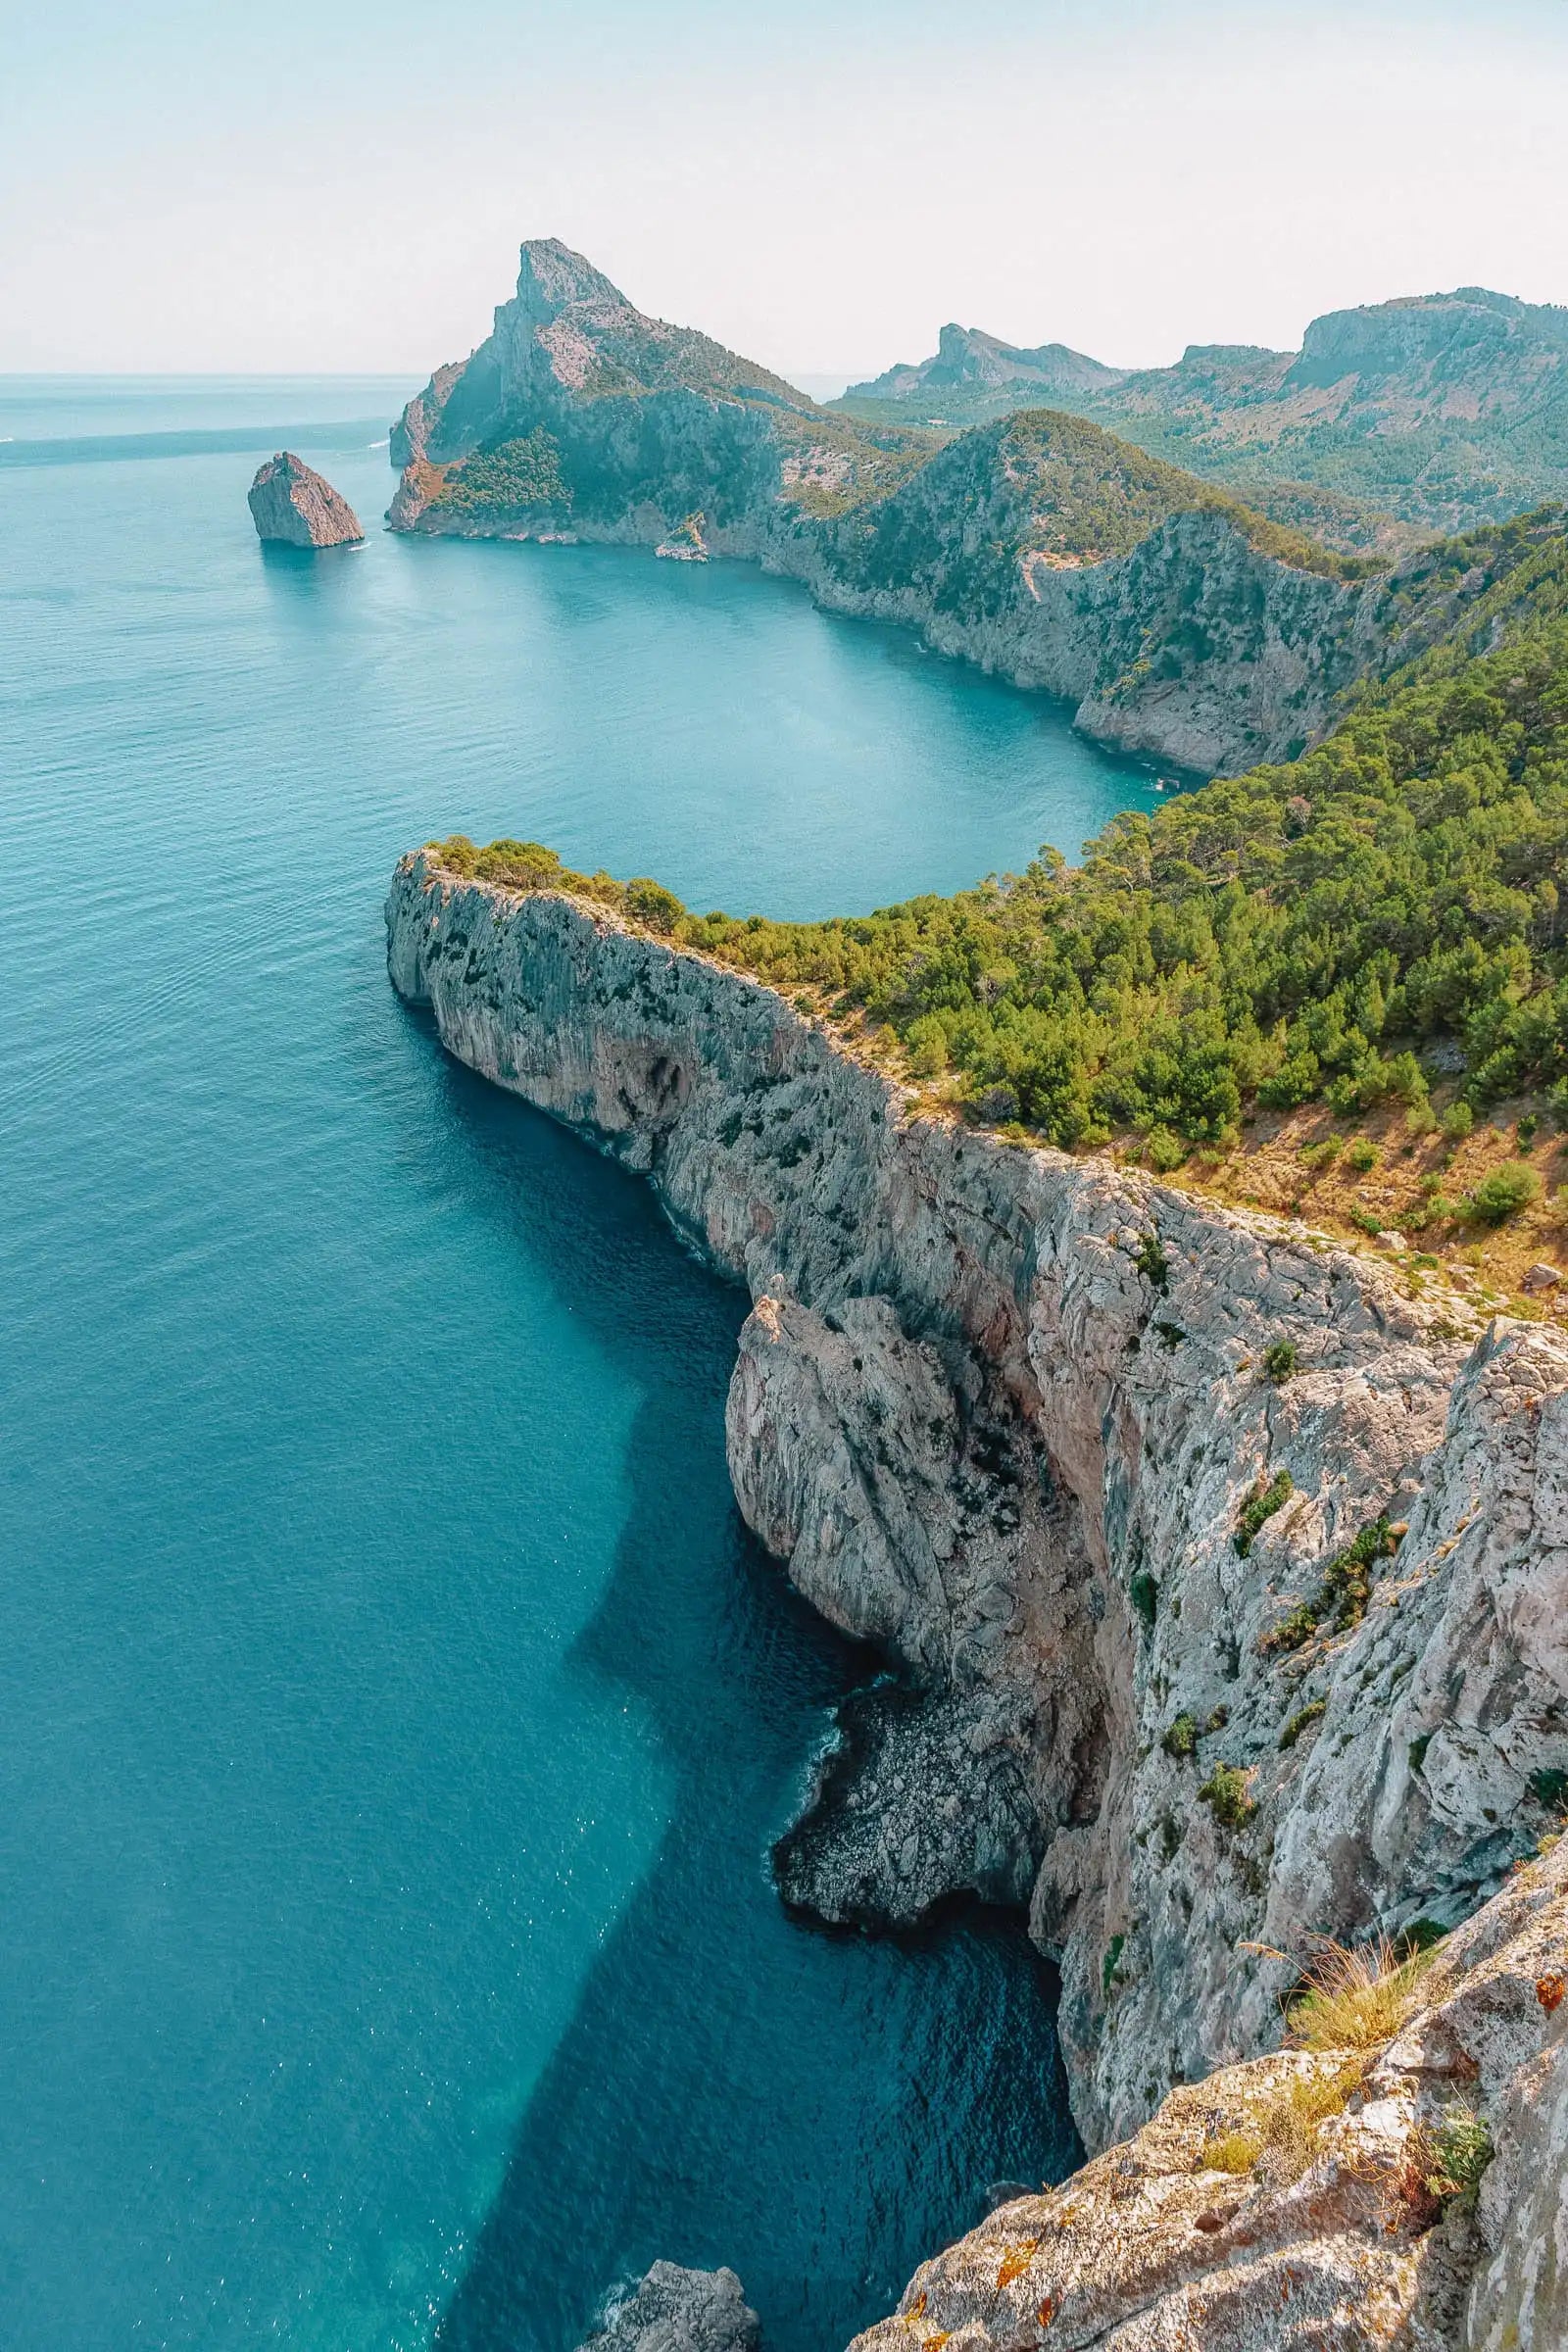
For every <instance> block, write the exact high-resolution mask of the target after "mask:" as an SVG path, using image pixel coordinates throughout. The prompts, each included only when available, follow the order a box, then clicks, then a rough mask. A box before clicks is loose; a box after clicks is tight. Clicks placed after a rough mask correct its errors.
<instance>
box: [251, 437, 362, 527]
mask: <svg viewBox="0 0 1568 2352" xmlns="http://www.w3.org/2000/svg"><path fill="white" fill-rule="evenodd" d="M247 500H248V504H249V506H250V511H251V517H252V520H253V521H254V522H255V524H256V535H257V537H258V538H259V539H270V540H275V541H279V542H281V543H282V544H283V545H284V546H287V547H347V546H350V545H352V544H353V543H354V542H355V541H357V540H360V539H363V538H364V537H365V533H364V532H363V531H362V530H361V528H360V519H359V516H358V515H356V514H355V512H354V509H353V508H352V507H351V506H350V505H349V503H348V501H347V499H345V498H340V497H339V496H338V493H337V492H336V491H335V490H334V489H333V487H332V485H331V483H330V482H329V481H326V480H325V479H323V477H322V476H321V475H320V474H319V473H317V472H315V471H314V470H313V468H312V467H311V466H307V465H306V463H305V461H304V459H303V458H297V457H295V455H294V453H293V451H292V450H288V449H280V450H279V451H278V453H277V455H276V457H275V458H269V459H268V461H267V464H266V465H265V466H262V467H261V468H260V470H259V471H258V473H257V476H256V479H255V481H254V482H252V484H251V486H250V490H249V492H248V493H247Z"/></svg>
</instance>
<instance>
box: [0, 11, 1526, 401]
mask: <svg viewBox="0 0 1568 2352" xmlns="http://www.w3.org/2000/svg"><path fill="white" fill-rule="evenodd" d="M0 60H3V66H0V369H29V368H72V369H110V370H119V369H127V370H129V369H161V368H171V369H209V368H211V369H288V370H293V369H304V368H321V369H360V368H364V369H375V368H388V369H394V368H396V369H402V368H408V369H411V370H415V371H417V372H419V373H423V372H425V371H426V370H427V369H428V368H430V367H431V366H432V365H433V364H435V363H436V362H437V361H440V360H443V359H448V358H454V357H461V356H462V355H463V354H464V353H466V351H467V350H469V349H470V348H471V346H472V345H473V344H474V343H475V342H477V341H478V340H479V338H480V337H481V336H482V335H483V334H484V333H485V332H486V331H487V328H488V324H489V318H490V312H491V309H492V307H493V306H494V304H495V303H496V302H498V301H500V300H501V299H503V298H504V296H505V295H506V294H507V293H508V292H509V291H510V289H511V285H512V281H513V279H514V277H515V269H516V263H515V248H516V245H517V242H518V240H519V239H520V238H522V237H524V236H530V235H557V236H561V237H564V239H565V240H566V241H567V243H568V244H572V245H575V246H577V247H578V248H580V249H581V250H582V251H584V252H586V253H587V254H588V255H589V256H590V257H591V258H592V259H593V260H594V261H595V262H597V263H598V264H599V266H600V267H601V268H602V269H605V270H608V271H609V272H610V274H611V275H612V276H613V278H614V279H615V280H616V281H617V283H618V284H620V285H621V286H622V287H623V288H624V289H625V291H626V292H627V293H628V294H629V295H630V296H631V297H632V299H633V300H634V301H635V302H637V303H639V304H640V305H641V307H642V308H643V309H645V310H649V311H654V312H657V313H658V314H660V315H661V316H662V317H664V318H669V319H680V320H682V321H684V322H687V323H691V324H697V325H701V326H703V327H705V328H707V329H708V331H709V332H710V333H712V334H715V335H717V336H719V337H720V338H721V339H722V340H723V341H725V342H727V343H730V344H732V345H734V346H736V347H737V348H738V349H740V350H742V351H745V352H747V353H749V354H751V355H752V356H754V357H756V358H758V359H760V360H762V361H764V362H766V363H768V364H769V365H771V366H774V367H776V368H782V369H783V370H784V371H785V372H786V373H788V372H791V371H795V372H809V371H817V372H824V373H825V372H828V371H832V370H835V369H837V370H840V371H843V372H845V373H850V372H861V371H863V370H866V369H869V368H881V367H884V366H886V365H888V364H889V363H890V362H891V361H893V360H895V359H916V358H919V357H921V356H923V355H924V354H925V353H926V352H928V351H929V350H930V349H931V348H932V347H933V345H934V342H935V335H936V329H937V328H938V326H940V324H941V323H942V321H943V320H944V319H949V318H956V319H961V320H962V321H963V322H964V323H965V324H970V325H983V326H987V327H989V328H991V329H992V330H993V331H994V332H996V333H999V334H1003V335H1005V336H1007V337H1009V338H1010V339H1012V340H1014V341H1021V342H1030V343H1034V342H1039V341H1042V340H1045V339H1047V338H1059V339H1060V340H1062V341H1065V342H1068V343H1072V344H1075V345H1077V346H1078V347H1080V348H1081V349H1084V350H1087V351H1091V352H1094V353H1095V354H1097V355H1098V356H1099V357H1101V358H1103V359H1105V360H1109V361H1113V362H1122V363H1143V364H1149V363H1154V362H1158V361H1163V360H1168V359H1172V358H1174V357H1175V356H1176V355H1177V353H1178V352H1179V350H1180V348H1181V346H1182V345H1183V344H1184V343H1186V342H1188V341H1199V342H1207V341H1226V342H1259V343H1272V344H1277V345H1281V346H1289V345H1294V344H1295V343H1297V342H1298V341H1299V334H1300V329H1301V327H1302V325H1303V323H1304V322H1305V320H1306V319H1309V318H1310V317H1312V316H1313V315H1314V314H1315V313H1316V312H1319V311H1322V310H1327V309H1333V308H1337V307H1340V306H1342V305H1345V304H1348V303H1355V302H1365V301H1374V300H1378V299H1381V298H1383V297H1385V296H1388V295H1390V294H1396V293H1412V292H1430V291H1432V290H1434V289H1436V288H1439V287H1448V286H1453V285H1461V284H1475V283H1482V284H1487V285H1493V286H1498V287H1501V288H1503V289H1505V290H1506V291H1509V292H1512V293H1518V294H1523V295H1526V296H1528V297H1530V298H1532V299H1535V300H1541V301H1559V302H1561V301H1568V131H1565V125H1568V0H1489V4H1488V5H1476V4H1474V0H1421V4H1420V5H1408V4H1405V0H1360V5H1357V6H1341V5H1338V0H1335V4H1332V5H1316V6H1308V5H1305V4H1304V0H1252V5H1250V6H1249V7H1237V6H1231V5H1226V4H1224V0H1217V4H1209V0H1158V4H1156V0H1098V5H1094V6H1089V5H1082V4H1074V0H1033V4H1032V5H1024V4H1022V0H941V4H940V5H937V4H935V0H898V5H892V4H891V0H889V4H887V5H883V4H880V0H833V4H832V5H828V4H825V0H791V4H790V5H789V6H788V7H773V8H763V7H761V6H760V5H759V4H758V0H750V4H749V5H736V4H734V0H731V4H729V5H718V4H717V0H664V4H663V5H662V6H647V5H644V6H633V5H627V4H625V0H578V5H576V6H575V7H572V8H570V9H569V10H568V9H567V8H566V7H564V6H556V7H551V8H541V7H539V6H536V5H534V4H533V0H519V4H516V5H512V6H502V5H498V4H497V0H448V4H447V5H445V6H441V5H437V4H435V0H417V5H414V4H412V0H275V4H272V5H269V0H246V4H245V5H243V6H239V5H232V4H231V0H27V4H26V6H25V7H23V6H20V5H18V0H0Z"/></svg>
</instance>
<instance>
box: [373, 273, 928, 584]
mask: <svg viewBox="0 0 1568 2352" xmlns="http://www.w3.org/2000/svg"><path fill="white" fill-rule="evenodd" d="M541 431H542V432H545V433H547V434H548V435H549V436H550V439H551V442H552V455H551V456H550V459H549V468H553V469H554V470H553V471H551V470H549V469H548V468H547V469H546V470H544V471H542V470H541V460H542V457H543V453H542V452H541V451H540V450H539V449H538V448H537V446H535V445H533V444H531V443H530V445H529V449H528V451H527V452H526V453H524V454H519V451H520V450H521V445H522V444H523V443H524V442H527V441H528V439H529V436H532V435H536V434H538V433H539V432H541ZM936 445H937V444H936V442H935V440H934V438H933V436H932V435H931V434H929V433H926V432H922V431H919V430H918V429H914V430H911V429H909V428H908V427H907V426H906V425H902V424H894V425H893V426H891V427H888V426H882V427H878V426H876V425H867V424H862V423H858V422H852V421H851V420H849V419H847V418H845V417H837V416H830V415H829V414H828V412H827V411H826V410H825V409H822V408H820V407H818V405H817V403H816V402H815V401H814V400H812V399H810V398H809V395H808V394H807V393H805V392H801V391H797V389H796V388H795V386H794V385H793V384H788V383H786V382H785V381H784V378H783V377H782V376H780V375H774V374H773V373H772V371H771V370H770V369H769V368H763V367H761V366H760V365H759V364H758V363H757V362H756V361H755V360H747V359H743V358H742V357H741V356H740V354H739V353H738V352H733V351H728V350H726V349H725V347H724V345H723V344H722V343H715V342H714V341H713V340H712V339H711V336H708V335H705V334H701V333H699V332H698V331H697V329H696V328H694V327H686V326H671V325H670V324H668V322H667V321H666V320H664V319H653V318H650V317H649V316H648V315H647V314H646V313H645V312H643V311H639V310H637V309H636V308H635V306H634V305H633V304H632V303H630V302H628V301H627V299H626V297H625V295H624V294H622V293H621V291H620V289H619V288H618V287H617V286H614V285H613V284H612V283H611V281H610V279H609V278H608V277H606V276H605V275H604V273H603V271H601V270H596V269H595V268H594V267H593V265H592V264H591V263H590V262H586V261H584V259H583V257H582V255H581V254H578V253H573V252H571V251H570V249H569V248H568V247H567V246H565V245H563V244H562V243H561V242H560V240H559V239H558V238H555V237H542V238H534V239H531V240H530V241H529V242H528V243H527V244H525V245H524V246H523V247H522V250H521V253H520V256H519V264H518V271H517V290H516V293H515V295H514V297H513V299H512V300H511V301H510V302H505V303H503V304H502V305H501V306H500V308H499V309H498V310H497V312H496V314H495V325H494V329H493V331H492V332H491V334H490V335H489V336H488V337H487V339H486V340H485V341H484V342H483V343H481V344H480V345H479V348H478V349H477V351H475V352H474V353H473V354H472V355H471V357H470V358H468V359H467V360H466V361H460V362H456V363H454V364H452V365H450V366H448V367H445V368H437V369H436V371H435V374H434V375H433V376H432V377H431V379H430V381H429V383H428V384H427V385H426V386H425V388H424V390H423V391H422V392H421V393H420V394H419V395H418V397H417V399H416V400H413V401H411V402H410V403H409V406H408V408H407V409H406V410H405V411H404V413H403V417H402V418H401V420H400V422H399V423H398V424H397V425H396V426H395V427H394V429H393V434H392V461H393V464H394V465H397V466H402V467H404V469H405V476H404V483H403V487H402V489H401V491H400V493H399V498H398V502H397V504H396V505H395V507H394V510H393V519H394V521H395V522H396V523H397V524H399V525H400V526H401V527H404V528H409V527H416V526H417V527H420V528H424V529H431V528H448V527H470V528H475V529H484V530H487V531H494V530H498V529H503V528H506V527H508V518H509V516H510V517H511V520H512V522H513V523H514V524H515V523H516V522H517V521H518V518H519V517H522V516H531V517H532V518H533V520H534V522H535V523H537V520H538V517H539V512H540V510H541V509H545V508H548V507H550V506H551V505H552V504H554V505H555V506H557V507H558V508H560V509H561V512H562V515H564V514H565V512H566V511H567V510H568V509H569V514H570V527H571V530H572V532H573V534H574V535H576V536H578V537H614V538H625V537H632V538H647V539H650V540H652V541H658V540H659V539H661V538H662V537H663V536H664V534H665V533H666V532H667V531H668V530H670V529H671V528H672V527H673V526H674V525H675V524H677V523H679V522H680V521H682V520H683V519H684V518H685V517H686V516H687V515H690V514H693V513H699V512H700V513H701V515H703V516H704V518H705V527H706V530H707V533H708V537H709V539H710V541H711V543H712V544H713V545H714V547H715V549H717V550H722V551H726V552H732V553H745V554H755V553H756V552H757V547H756V518H757V513H758V511H759V509H760V507H761V506H764V505H766V504H767V503H768V502H769V501H770V500H771V499H772V498H773V497H774V495H775V494H777V493H782V494H783V496H784V498H785V500H786V503H787V504H789V505H792V506H796V507H799V508H801V509H802V510H803V511H805V512H809V513H822V512H833V513H836V512H839V511H840V510H841V509H842V508H843V507H844V506H846V505H848V504H851V503H853V502H854V500H856V499H857V498H859V497H864V496H867V495H870V494H872V493H874V492H876V491H879V490H883V489H886V488H888V487H889V486H890V485H891V484H892V482H893V481H895V480H897V479H898V477H899V475H900V474H901V472H903V471H905V470H907V468H908V466H910V465H914V464H919V463H920V462H922V461H923V460H924V459H925V458H927V457H929V455H930V454H931V451H932V449H933V448H934V447H935V446H936ZM552 481H556V482H558V483H559V485H560V486H561V488H562V493H563V494H562V496H560V497H556V498H553V497H552V495H547V493H548V492H549V489H550V483H551V482H552ZM638 515H642V516H643V522H642V524H641V525H639V524H638V523H637V522H636V520H635V518H636V517H637V516H638Z"/></svg>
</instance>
